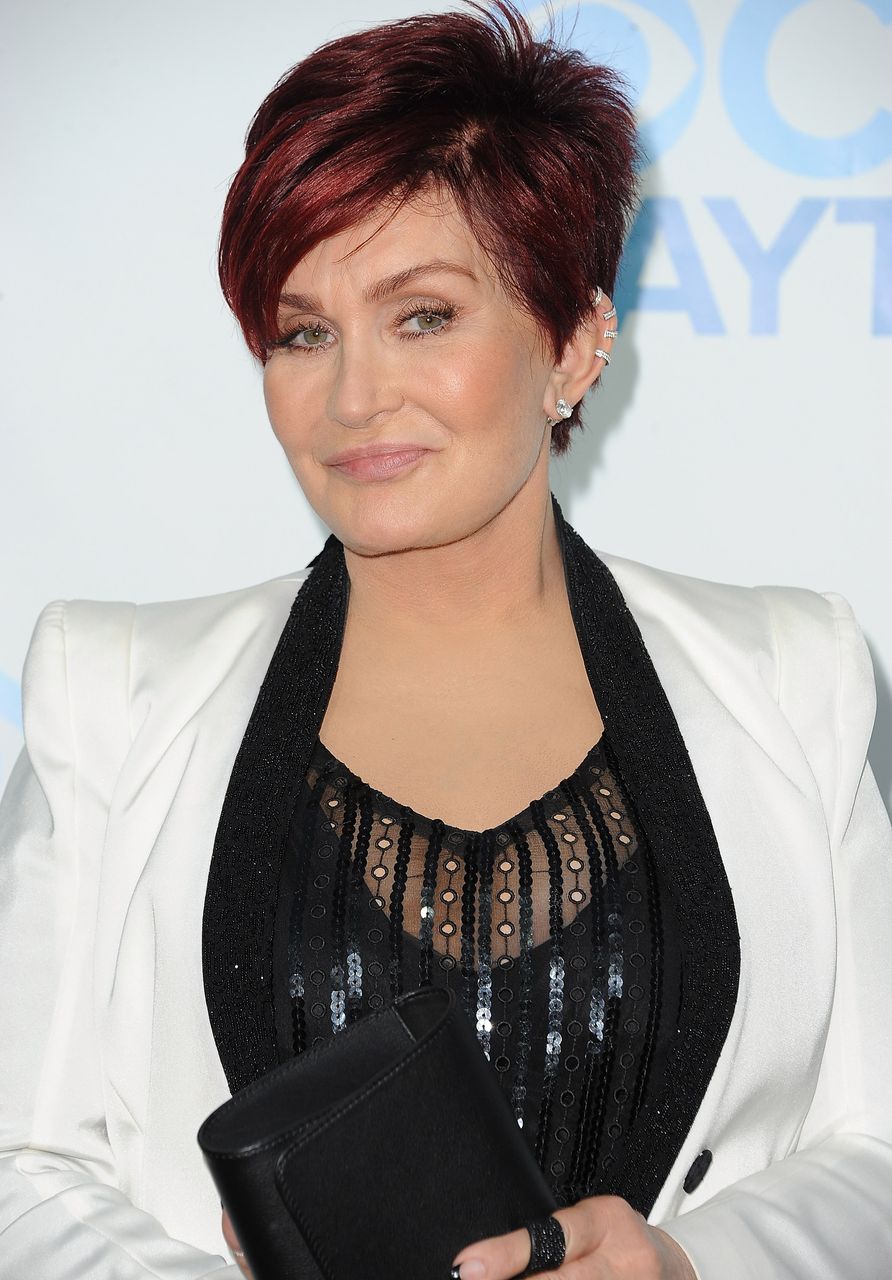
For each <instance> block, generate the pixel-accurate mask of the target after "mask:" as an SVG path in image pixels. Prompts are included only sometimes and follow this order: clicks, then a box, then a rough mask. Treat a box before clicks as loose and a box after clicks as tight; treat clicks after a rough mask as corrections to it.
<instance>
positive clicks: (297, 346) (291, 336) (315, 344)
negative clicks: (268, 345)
mask: <svg viewBox="0 0 892 1280" xmlns="http://www.w3.org/2000/svg"><path fill="white" fill-rule="evenodd" d="M325 334H328V335H329V337H330V336H331V331H330V330H329V329H326V328H325V326H324V325H321V324H305V325H301V327H300V328H299V329H292V330H291V332H290V333H286V334H285V335H284V337H282V338H279V339H277V340H276V341H275V342H274V343H273V344H272V346H273V348H276V347H287V348H289V349H290V350H292V351H314V352H315V351H318V350H320V349H321V348H323V347H328V346H331V343H330V342H320V341H318V339H320V338H322V337H324V336H325ZM305 335H309V336H310V338H311V339H312V340H311V341H303V339H304V338H305ZM298 339H301V341H298Z"/></svg>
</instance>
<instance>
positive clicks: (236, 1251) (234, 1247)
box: [223, 1208, 251, 1280]
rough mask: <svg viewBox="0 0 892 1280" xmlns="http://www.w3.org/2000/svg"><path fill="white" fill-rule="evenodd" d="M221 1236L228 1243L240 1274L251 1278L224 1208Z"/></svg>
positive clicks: (249, 1270) (249, 1269)
mask: <svg viewBox="0 0 892 1280" xmlns="http://www.w3.org/2000/svg"><path fill="white" fill-rule="evenodd" d="M223 1238H224V1239H225V1241H226V1243H227V1244H228V1245H229V1248H230V1250H231V1252H232V1256H233V1257H234V1258H235V1261H236V1265H237V1266H238V1267H239V1269H240V1271H241V1272H242V1274H243V1275H245V1276H247V1277H248V1280H251V1268H250V1267H249V1266H248V1263H247V1261H246V1260H245V1254H244V1251H243V1250H242V1248H241V1246H240V1244H239V1240H238V1236H237V1235H236V1234H235V1228H234V1227H233V1225H232V1220H231V1219H230V1217H229V1214H228V1212H227V1211H226V1209H225V1208H224V1210H223Z"/></svg>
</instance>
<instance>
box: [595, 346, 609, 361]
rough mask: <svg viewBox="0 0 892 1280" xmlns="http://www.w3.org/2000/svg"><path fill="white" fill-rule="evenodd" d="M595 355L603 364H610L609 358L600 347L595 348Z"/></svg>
mask: <svg viewBox="0 0 892 1280" xmlns="http://www.w3.org/2000/svg"><path fill="white" fill-rule="evenodd" d="M595 355H596V356H600V357H601V359H602V360H603V361H604V363H605V364H610V356H609V355H608V354H607V352H606V351H602V350H601V348H600V347H595Z"/></svg>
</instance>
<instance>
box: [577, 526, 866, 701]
mask: <svg viewBox="0 0 892 1280" xmlns="http://www.w3.org/2000/svg"><path fill="white" fill-rule="evenodd" d="M596 554H597V555H598V557H599V559H601V560H602V561H603V562H604V564H605V565H606V566H607V568H608V569H609V570H610V572H611V574H612V575H613V577H614V578H615V580H616V582H617V584H618V586H619V588H620V590H621V592H622V594H623V596H624V598H625V600H626V603H627V604H628V606H629V608H630V609H631V610H632V612H633V614H635V616H636V618H639V619H641V620H643V621H645V622H646V621H648V620H650V619H654V620H660V621H662V622H663V623H665V624H670V623H674V624H675V625H676V626H682V625H685V626H686V627H687V628H688V632H689V635H690V639H691V641H692V642H693V641H694V640H695V638H696V635H697V634H698V633H699V634H701V635H706V634H715V635H716V636H720V637H722V638H724V640H725V641H726V642H727V643H728V644H731V645H737V646H740V647H743V648H747V647H750V648H752V649H753V650H754V651H755V650H760V651H761V650H764V649H765V648H766V646H767V648H768V650H769V651H770V652H771V654H772V657H773V659H774V676H775V679H776V684H777V689H778V692H780V679H781V671H780V658H781V657H783V656H784V655H785V654H789V653H790V652H791V651H796V658H797V660H799V661H806V662H811V663H813V664H818V665H820V666H821V667H826V664H827V663H828V662H830V663H831V664H832V661H833V659H835V657H836V654H837V650H838V646H839V643H840V631H841V630H843V631H845V632H846V634H847V635H848V637H849V638H852V637H855V638H858V637H860V627H859V625H858V622H857V620H856V619H855V615H854V612H853V610H852V606H851V605H850V604H849V602H848V600H847V599H846V598H845V597H844V596H842V595H840V593H839V592H836V591H815V590H813V589H811V588H810V587H799V586H787V585H781V584H774V583H770V584H759V585H753V586H749V585H745V584H742V583H734V582H723V581H719V580H714V579H710V578H699V577H694V576H693V575H691V574H685V573H679V572H675V571H673V570H669V569H661V568H657V566H655V565H650V564H645V563H643V562H641V561H638V560H630V559H628V558H626V557H623V556H618V555H614V554H613V553H612V552H606V551H598V552H597V553H596Z"/></svg>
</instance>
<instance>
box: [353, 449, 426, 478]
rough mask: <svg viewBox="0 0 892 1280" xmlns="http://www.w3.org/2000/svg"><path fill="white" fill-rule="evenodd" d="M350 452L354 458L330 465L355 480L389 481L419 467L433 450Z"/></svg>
mask: <svg viewBox="0 0 892 1280" xmlns="http://www.w3.org/2000/svg"><path fill="white" fill-rule="evenodd" d="M350 452H351V453H352V454H353V457H347V458H346V459H345V460H344V461H342V462H330V463H329V464H328V465H329V466H331V467H333V468H334V470H335V471H340V473H341V474H342V475H345V476H350V477H351V478H352V479H354V480H389V479H391V477H393V476H396V475H401V474H402V473H403V472H405V471H408V470H409V469H410V468H412V467H414V466H417V465H418V463H420V462H422V461H423V460H424V459H425V458H426V457H427V456H428V454H429V453H431V450H430V449H424V448H421V447H416V448H411V447H409V448H406V447H405V446H401V447H400V448H398V449H387V450H386V451H382V450H381V449H380V448H379V449H378V450H376V451H375V452H374V453H369V452H365V453H363V452H357V451H356V450H351V451H350Z"/></svg>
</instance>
